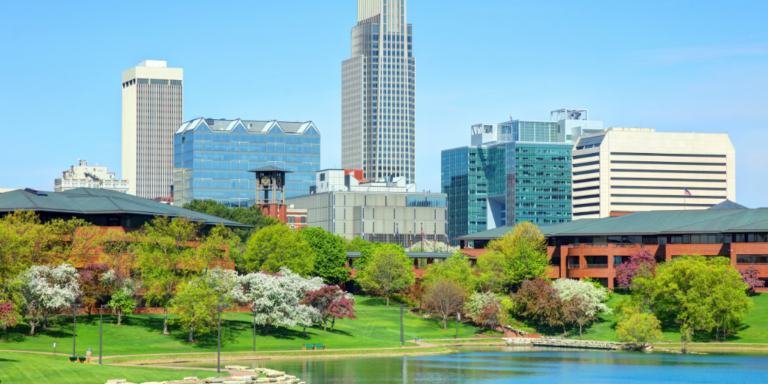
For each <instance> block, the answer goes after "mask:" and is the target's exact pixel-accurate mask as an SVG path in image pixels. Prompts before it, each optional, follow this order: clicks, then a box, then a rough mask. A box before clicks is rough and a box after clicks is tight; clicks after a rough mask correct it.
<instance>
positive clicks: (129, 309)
mask: <svg viewBox="0 0 768 384" xmlns="http://www.w3.org/2000/svg"><path fill="white" fill-rule="evenodd" d="M135 294H136V292H135V291H134V290H132V289H131V288H130V287H122V288H120V289H118V290H117V291H116V292H115V293H114V294H112V298H111V299H110V300H109V307H110V308H112V310H113V311H114V312H115V313H117V325H118V326H120V325H123V315H130V314H131V313H133V310H134V309H135V308H136V299H134V295H135Z"/></svg>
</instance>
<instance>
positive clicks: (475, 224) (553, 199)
mask: <svg viewBox="0 0 768 384" xmlns="http://www.w3.org/2000/svg"><path fill="white" fill-rule="evenodd" d="M566 119H567V118H566ZM564 123H569V124H571V125H574V126H580V125H579V124H581V125H584V124H586V123H590V124H592V125H590V127H592V126H598V125H599V126H602V122H593V121H587V120H583V119H582V120H559V121H530V120H511V121H507V122H503V123H498V124H475V125H473V126H472V127H471V132H472V134H471V137H472V145H471V146H467V147H461V148H455V149H448V150H444V151H442V158H441V190H442V192H443V193H445V194H446V195H447V196H448V200H447V204H448V236H449V237H450V238H451V239H453V238H456V237H459V236H464V235H467V234H471V233H476V232H482V231H485V230H488V229H493V228H497V227H501V226H512V225H515V224H517V223H520V222H523V221H528V222H531V223H533V224H536V225H539V226H546V225H555V224H560V223H565V222H568V221H571V213H572V205H571V204H572V203H571V195H572V188H571V150H572V149H573V143H572V142H570V137H569V135H567V134H566V132H565V130H564V129H563V126H564Z"/></svg>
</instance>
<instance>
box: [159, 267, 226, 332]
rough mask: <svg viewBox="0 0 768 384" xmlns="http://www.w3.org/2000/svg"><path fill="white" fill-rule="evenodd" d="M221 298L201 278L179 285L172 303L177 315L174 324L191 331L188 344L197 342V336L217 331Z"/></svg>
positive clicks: (173, 310)
mask: <svg viewBox="0 0 768 384" xmlns="http://www.w3.org/2000/svg"><path fill="white" fill-rule="evenodd" d="M219 304H220V303H219V298H218V297H217V296H216V294H215V292H214V290H213V288H212V287H211V286H210V285H208V284H206V282H205V281H204V280H203V279H201V278H194V279H192V280H190V281H186V282H184V283H182V284H180V285H179V287H178V289H177V293H176V296H174V297H173V300H172V301H171V311H172V312H174V313H177V316H176V317H175V318H173V320H172V321H173V323H174V324H178V325H179V326H181V327H182V329H189V338H188V339H187V341H188V342H190V343H193V342H195V339H194V335H195V331H197V334H198V335H199V334H207V333H210V332H212V331H213V330H215V329H216V324H217V322H216V320H217V315H218V308H217V306H218V305H219Z"/></svg>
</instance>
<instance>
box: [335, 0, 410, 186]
mask: <svg viewBox="0 0 768 384" xmlns="http://www.w3.org/2000/svg"><path fill="white" fill-rule="evenodd" d="M412 32H413V31H412V26H411V24H408V23H407V11H406V0H358V2H357V25H356V26H355V27H353V28H352V56H351V58H350V59H347V60H345V61H344V62H343V63H342V66H341V136H342V145H341V148H342V152H341V166H342V168H345V169H362V170H363V177H364V178H366V179H379V178H383V177H387V176H395V177H398V176H402V177H405V181H406V183H407V184H412V183H415V178H416V58H414V57H413V33H412Z"/></svg>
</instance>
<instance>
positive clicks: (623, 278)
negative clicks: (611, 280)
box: [615, 248, 656, 287]
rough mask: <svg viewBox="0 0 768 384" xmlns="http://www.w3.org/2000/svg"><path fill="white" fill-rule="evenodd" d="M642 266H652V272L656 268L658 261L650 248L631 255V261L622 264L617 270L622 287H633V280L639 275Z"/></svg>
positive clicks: (617, 276) (617, 277)
mask: <svg viewBox="0 0 768 384" xmlns="http://www.w3.org/2000/svg"><path fill="white" fill-rule="evenodd" d="M642 266H650V267H651V270H654V269H655V268H656V259H655V258H654V257H653V255H652V254H651V251H650V250H649V249H648V248H641V249H640V250H639V251H637V252H635V253H633V254H631V255H629V261H628V262H626V263H622V264H620V265H618V266H615V268H616V279H617V280H618V282H619V286H620V287H629V286H631V285H632V279H634V278H635V276H636V275H637V271H639V270H640V268H641V267H642Z"/></svg>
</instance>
